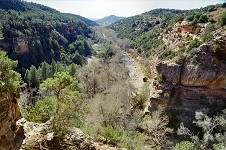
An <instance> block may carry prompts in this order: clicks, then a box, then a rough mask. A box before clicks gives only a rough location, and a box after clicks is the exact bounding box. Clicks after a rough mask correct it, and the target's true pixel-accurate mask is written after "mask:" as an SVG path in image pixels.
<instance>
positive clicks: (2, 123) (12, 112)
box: [0, 94, 23, 150]
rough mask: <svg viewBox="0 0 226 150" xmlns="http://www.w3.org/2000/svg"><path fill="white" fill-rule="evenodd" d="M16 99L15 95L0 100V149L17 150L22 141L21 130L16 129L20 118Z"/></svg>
mask: <svg viewBox="0 0 226 150" xmlns="http://www.w3.org/2000/svg"><path fill="white" fill-rule="evenodd" d="M17 99H18V95H17V94H15V95H13V96H9V95H5V96H4V97H3V98H1V99H0V110H1V113H0V149H4V150H11V149H18V146H19V145H20V143H21V141H22V139H23V130H21V129H19V128H17V127H16V121H17V120H18V119H19V118H20V117H21V114H20V109H19V105H18V102H17Z"/></svg>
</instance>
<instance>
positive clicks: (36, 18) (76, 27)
mask: <svg viewBox="0 0 226 150" xmlns="http://www.w3.org/2000/svg"><path fill="white" fill-rule="evenodd" d="M0 3H1V6H0V8H1V9H0V17H1V20H0V39H3V41H2V42H4V43H5V44H6V45H10V43H18V44H19V42H20V41H21V40H24V41H25V42H26V43H27V44H28V45H27V48H26V49H25V50H27V52H26V53H23V55H20V56H19V57H17V56H18V54H17V53H16V52H15V51H14V48H13V47H11V46H8V47H6V48H5V49H7V51H8V54H9V57H10V58H12V59H16V60H18V62H19V64H18V70H19V71H21V70H22V68H25V69H29V68H30V67H31V65H34V66H35V67H39V66H40V64H41V63H42V62H44V61H45V62H48V63H50V62H51V61H52V59H54V60H55V61H61V62H64V63H66V64H71V63H72V61H71V59H73V62H74V63H77V64H80V65H81V64H83V63H84V58H83V56H85V55H90V54H92V48H91V46H90V45H91V42H90V41H91V39H94V38H95V37H94V32H93V30H92V29H91V28H89V27H88V26H87V25H86V24H84V23H82V22H80V21H78V20H77V19H76V17H75V16H73V15H69V14H63V13H60V12H58V11H56V10H54V9H51V8H49V7H46V6H43V5H39V4H35V3H28V2H25V1H21V0H9V1H4V0H3V1H2V0H1V1H0ZM14 3H15V4H16V5H15V6H14V5H13V4H14ZM80 19H81V18H80ZM72 43H75V44H76V47H75V49H74V50H73V52H72V51H71V50H70V47H69V45H70V44H72ZM75 51H77V52H78V53H79V55H77V54H76V55H75ZM62 55H64V57H61V56H62ZM77 56H79V57H77ZM77 59H78V60H77Z"/></svg>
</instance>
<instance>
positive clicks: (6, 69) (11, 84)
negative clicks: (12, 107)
mask: <svg viewBox="0 0 226 150" xmlns="http://www.w3.org/2000/svg"><path fill="white" fill-rule="evenodd" d="M0 64H1V65H0V98H2V97H5V96H8V97H9V96H13V94H14V93H19V91H20V83H21V76H20V74H19V73H17V72H15V71H14V70H13V68H14V67H16V65H17V61H12V60H11V59H9V58H8V57H7V56H6V52H4V51H0Z"/></svg>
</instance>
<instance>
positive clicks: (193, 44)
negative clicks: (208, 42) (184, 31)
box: [187, 39, 202, 51]
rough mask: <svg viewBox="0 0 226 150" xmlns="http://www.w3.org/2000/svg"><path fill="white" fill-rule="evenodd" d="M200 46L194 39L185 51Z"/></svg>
mask: <svg viewBox="0 0 226 150" xmlns="http://www.w3.org/2000/svg"><path fill="white" fill-rule="evenodd" d="M201 44H202V42H201V41H200V40H198V39H194V40H193V41H191V42H190V43H189V45H188V47H187V51H190V50H192V49H193V48H196V47H199V46H200V45H201Z"/></svg>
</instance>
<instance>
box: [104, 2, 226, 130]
mask: <svg viewBox="0 0 226 150" xmlns="http://www.w3.org/2000/svg"><path fill="white" fill-rule="evenodd" d="M225 16H226V8H225V4H224V5H215V6H208V7H205V8H201V9H195V10H187V11H180V10H167V9H157V10H152V11H150V12H147V13H144V14H141V15H137V16H134V17H130V18H126V19H122V20H120V21H117V22H115V23H113V24H111V25H110V26H108V28H111V29H113V30H115V31H116V32H117V33H118V34H117V35H118V37H120V38H128V39H130V41H131V42H130V44H131V45H130V46H131V47H130V49H128V48H127V50H128V52H130V53H131V54H133V55H134V57H137V58H139V60H140V61H141V62H143V64H144V65H146V71H147V72H149V74H150V75H151V76H152V77H151V78H152V79H154V82H153V83H152V85H151V86H152V87H154V88H155V90H154V91H151V98H150V100H149V101H148V103H149V104H148V107H147V108H146V111H147V112H153V111H154V110H157V108H158V107H159V106H161V107H162V108H164V109H165V110H166V111H167V114H169V116H170V123H169V125H170V126H171V127H174V128H175V127H179V126H178V124H179V122H183V123H186V124H187V125H188V126H192V125H191V121H190V120H192V119H194V118H193V116H194V114H195V112H196V111H199V110H202V109H205V108H208V114H209V115H214V114H216V113H219V111H221V110H223V109H225V107H226V91H225V87H226V84H225V83H226V78H225V76H226V72H225V68H226V66H225V64H226V63H225V60H226V51H225V50H226V43H225V39H226V37H225V36H226V33H225V28H226V26H225V25H226V22H225V18H226V17H225ZM216 72H217V73H216ZM216 106H217V107H216ZM176 114H178V115H176ZM179 114H180V115H179Z"/></svg>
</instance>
